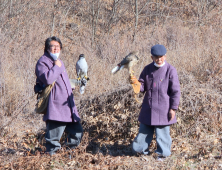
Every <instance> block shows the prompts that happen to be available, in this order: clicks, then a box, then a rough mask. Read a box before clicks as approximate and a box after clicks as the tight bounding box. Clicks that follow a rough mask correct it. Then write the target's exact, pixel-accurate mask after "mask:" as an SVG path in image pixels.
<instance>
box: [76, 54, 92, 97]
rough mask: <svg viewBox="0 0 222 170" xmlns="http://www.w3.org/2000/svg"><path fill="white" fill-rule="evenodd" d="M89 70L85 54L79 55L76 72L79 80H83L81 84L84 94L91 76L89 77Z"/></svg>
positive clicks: (81, 91) (81, 90)
mask: <svg viewBox="0 0 222 170" xmlns="http://www.w3.org/2000/svg"><path fill="white" fill-rule="evenodd" d="M87 72H88V64H87V62H86V59H85V55H84V54H80V55H79V60H78V61H77V63H76V74H77V80H78V81H80V82H81V85H80V90H79V91H80V93H81V94H83V93H84V90H85V86H86V83H87V81H88V80H89V78H88V77H87Z"/></svg>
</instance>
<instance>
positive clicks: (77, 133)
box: [45, 120, 83, 155]
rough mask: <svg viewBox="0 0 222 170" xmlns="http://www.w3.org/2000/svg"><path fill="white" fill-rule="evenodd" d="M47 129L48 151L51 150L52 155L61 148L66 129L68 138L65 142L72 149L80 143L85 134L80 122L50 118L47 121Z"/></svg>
mask: <svg viewBox="0 0 222 170" xmlns="http://www.w3.org/2000/svg"><path fill="white" fill-rule="evenodd" d="M46 130H47V132H46V135H45V139H46V152H49V154H50V155H53V154H54V153H55V152H56V151H57V150H58V149H60V148H61V144H60V143H59V141H60V138H61V137H62V134H63V132H64V131H65V132H67V133H68V139H67V141H66V142H65V143H66V145H67V146H68V147H69V148H71V149H73V148H75V147H77V146H78V145H79V144H80V142H81V139H82V134H83V129H82V125H81V124H80V122H68V123H67V122H58V121H52V120H48V121H47V122H46Z"/></svg>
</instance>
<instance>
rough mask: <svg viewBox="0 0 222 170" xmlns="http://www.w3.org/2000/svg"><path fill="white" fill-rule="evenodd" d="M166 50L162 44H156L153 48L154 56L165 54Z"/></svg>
mask: <svg viewBox="0 0 222 170" xmlns="http://www.w3.org/2000/svg"><path fill="white" fill-rule="evenodd" d="M166 52H167V50H166V48H165V47H164V46H163V45H160V44H157V45H154V46H152V48H151V54H152V56H164V55H165V54H166Z"/></svg>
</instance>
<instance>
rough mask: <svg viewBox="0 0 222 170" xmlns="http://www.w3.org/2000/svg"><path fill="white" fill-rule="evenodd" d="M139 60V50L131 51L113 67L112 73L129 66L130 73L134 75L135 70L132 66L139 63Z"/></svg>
mask: <svg viewBox="0 0 222 170" xmlns="http://www.w3.org/2000/svg"><path fill="white" fill-rule="evenodd" d="M138 61H139V58H138V52H135V51H133V52H131V53H129V54H128V55H127V56H126V57H125V58H124V59H123V60H122V61H121V62H120V63H119V64H118V65H117V66H116V67H115V68H113V69H112V73H113V74H115V73H117V72H118V71H119V70H122V69H123V68H127V69H128V71H129V74H130V75H133V73H134V71H133V70H132V67H133V66H134V65H135V64H137V63H138Z"/></svg>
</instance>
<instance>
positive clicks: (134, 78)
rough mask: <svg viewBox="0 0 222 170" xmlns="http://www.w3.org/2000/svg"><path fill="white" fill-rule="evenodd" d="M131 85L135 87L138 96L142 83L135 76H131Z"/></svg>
mask: <svg viewBox="0 0 222 170" xmlns="http://www.w3.org/2000/svg"><path fill="white" fill-rule="evenodd" d="M129 81H130V84H131V85H132V86H133V91H134V93H136V94H138V93H139V92H140V86H141V83H140V82H139V81H138V80H137V79H136V77H135V76H130V80H129Z"/></svg>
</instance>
